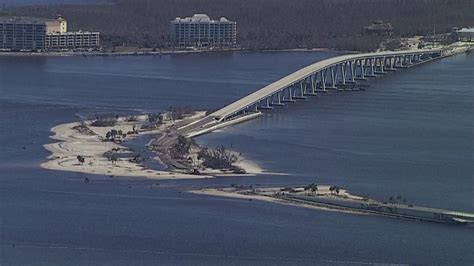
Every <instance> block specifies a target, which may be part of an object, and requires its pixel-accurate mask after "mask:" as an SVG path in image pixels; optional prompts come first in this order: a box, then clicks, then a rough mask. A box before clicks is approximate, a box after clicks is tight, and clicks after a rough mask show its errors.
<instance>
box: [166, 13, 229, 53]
mask: <svg viewBox="0 0 474 266" xmlns="http://www.w3.org/2000/svg"><path fill="white" fill-rule="evenodd" d="M170 35H171V36H170V37H171V42H172V43H173V45H174V46H175V47H182V48H184V47H232V46H235V45H236V44H237V23H236V22H234V21H230V20H228V19H226V18H224V17H222V18H220V19H219V20H212V19H211V18H209V16H208V15H205V14H194V15H193V16H192V17H187V18H179V17H177V18H176V19H174V20H172V21H171V24H170Z"/></svg>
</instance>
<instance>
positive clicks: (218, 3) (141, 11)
mask: <svg viewBox="0 0 474 266" xmlns="http://www.w3.org/2000/svg"><path fill="white" fill-rule="evenodd" d="M472 10H474V1H473V0H118V1H117V2H116V3H115V4H106V5H95V6H90V5H89V6H88V5H62V6H61V5H59V6H30V7H21V8H14V9H6V10H3V11H1V13H3V14H8V15H28V16H39V17H54V16H55V14H57V13H61V14H63V15H64V16H65V17H66V18H67V19H68V22H69V25H70V28H71V29H83V30H94V31H100V32H102V34H103V35H102V36H103V43H104V44H105V45H107V46H121V45H125V46H138V47H150V48H165V47H167V46H168V45H169V36H168V33H169V22H170V21H171V20H172V19H174V18H175V17H178V16H179V17H186V16H192V14H194V13H206V14H208V15H209V16H211V17H212V18H215V19H218V18H220V17H221V16H225V17H227V18H229V19H231V20H234V21H237V23H238V24H237V27H238V42H239V44H240V45H241V46H242V47H244V48H248V49H290V48H316V47H326V48H334V49H343V50H373V49H374V48H376V47H377V45H378V44H379V42H380V41H381V37H376V36H371V37H368V36H363V30H362V27H363V26H366V25H368V24H370V23H371V22H372V21H374V20H377V19H380V20H383V21H386V22H390V23H392V25H393V26H394V28H395V32H394V34H395V36H401V37H404V36H412V35H428V34H432V33H433V30H434V28H436V31H437V32H447V31H449V29H450V28H451V27H453V26H468V25H474V12H472Z"/></svg>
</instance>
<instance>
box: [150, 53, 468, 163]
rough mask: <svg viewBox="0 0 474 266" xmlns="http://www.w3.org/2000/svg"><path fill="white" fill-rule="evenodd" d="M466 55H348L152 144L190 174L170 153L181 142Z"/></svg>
mask: <svg viewBox="0 0 474 266" xmlns="http://www.w3.org/2000/svg"><path fill="white" fill-rule="evenodd" d="M466 50H468V49H464V48H459V49H458V48H454V49H426V50H410V51H389V52H377V53H366V54H350V55H342V56H337V57H333V58H329V59H326V60H323V61H319V62H317V63H314V64H312V65H309V66H307V67H304V68H302V69H300V70H298V71H296V72H294V73H292V74H290V75H288V76H286V77H283V78H282V79H280V80H278V81H275V82H273V83H271V84H269V85H267V86H265V87H263V88H261V89H260V90H257V91H256V92H254V93H251V94H249V95H247V96H245V97H243V98H241V99H239V100H237V101H235V102H233V103H231V104H229V105H227V106H225V107H223V108H221V109H219V110H217V111H214V112H212V113H211V114H208V115H206V116H204V117H202V118H199V119H196V120H194V121H191V122H187V123H186V124H177V125H176V130H175V131H172V132H169V133H167V134H165V135H163V136H161V137H160V138H158V139H156V141H154V143H153V146H154V147H155V149H156V150H157V151H158V152H159V153H160V154H161V156H160V158H161V160H162V161H163V162H164V163H166V164H167V165H171V166H173V167H174V168H180V169H187V168H189V167H188V166H186V165H183V164H182V163H181V162H178V161H177V160H175V159H173V158H172V157H171V156H170V154H169V147H170V146H171V145H173V144H174V143H175V142H176V141H177V139H178V137H179V136H185V137H187V138H192V137H195V136H198V135H202V134H206V133H209V132H212V131H214V130H216V129H219V128H223V127H227V126H230V125H233V124H236V123H240V122H243V121H246V120H250V119H253V118H255V117H258V116H260V115H261V114H262V112H261V110H271V109H273V108H277V107H278V106H284V105H285V104H288V103H294V102H296V101H297V100H303V99H306V98H307V97H311V96H315V95H318V94H319V93H326V92H328V91H331V90H336V91H347V90H351V91H352V90H364V89H365V87H367V86H368V84H367V83H366V82H364V81H365V80H367V79H369V78H375V77H377V76H382V75H385V74H387V73H389V72H391V71H397V70H399V69H405V68H409V67H413V66H416V65H419V64H423V63H426V62H429V61H432V60H435V59H440V58H443V57H447V56H450V55H453V54H456V53H459V52H464V51H466Z"/></svg>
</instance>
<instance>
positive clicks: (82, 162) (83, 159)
mask: <svg viewBox="0 0 474 266" xmlns="http://www.w3.org/2000/svg"><path fill="white" fill-rule="evenodd" d="M76 158H77V161H78V162H79V163H80V164H84V163H85V162H86V159H85V158H84V157H83V156H81V155H77V157H76Z"/></svg>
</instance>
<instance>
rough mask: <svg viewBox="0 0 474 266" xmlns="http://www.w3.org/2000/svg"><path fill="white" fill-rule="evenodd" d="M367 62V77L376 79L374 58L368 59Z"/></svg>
mask: <svg viewBox="0 0 474 266" xmlns="http://www.w3.org/2000/svg"><path fill="white" fill-rule="evenodd" d="M369 62H370V66H369V67H370V75H367V77H376V76H375V67H374V63H375V58H370V59H369Z"/></svg>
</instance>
